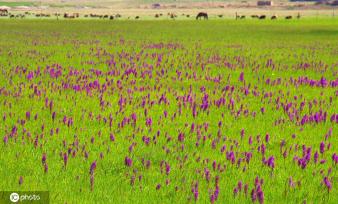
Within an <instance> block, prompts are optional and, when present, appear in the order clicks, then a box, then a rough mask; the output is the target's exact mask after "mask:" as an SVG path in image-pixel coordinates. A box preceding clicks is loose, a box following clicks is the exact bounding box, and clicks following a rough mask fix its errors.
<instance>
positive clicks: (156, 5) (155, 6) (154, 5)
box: [151, 3, 161, 9]
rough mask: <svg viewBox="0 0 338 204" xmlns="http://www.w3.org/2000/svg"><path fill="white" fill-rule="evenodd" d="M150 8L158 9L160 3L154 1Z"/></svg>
mask: <svg viewBox="0 0 338 204" xmlns="http://www.w3.org/2000/svg"><path fill="white" fill-rule="evenodd" d="M151 8H153V9H159V8H161V4H159V3H154V4H152V5H151Z"/></svg>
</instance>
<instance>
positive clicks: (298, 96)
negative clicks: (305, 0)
mask: <svg viewBox="0 0 338 204" xmlns="http://www.w3.org/2000/svg"><path fill="white" fill-rule="evenodd" d="M0 28H1V29H0V71H1V72H0V116H1V118H0V138H1V143H0V166H1V168H0V178H1V179H0V190H3V191H23V190H47V191H49V192H50V201H51V203H195V202H197V203H210V202H211V203H212V202H215V203H231V204H235V203H238V204H239V203H253V202H257V203H259V202H260V203H262V202H264V203H267V204H269V203H273V204H278V203H303V202H304V201H305V202H306V203H331V204H334V203H338V188H337V185H338V173H337V168H338V166H337V162H338V155H337V154H338V151H337V148H338V138H337V136H338V126H337V125H338V76H337V75H338V21H337V20H336V19H332V18H320V19H314V18H313V19H312V18H308V19H300V20H290V21H286V20H277V21H255V20H246V21H235V20H209V21H195V20H192V21H189V20H187V21H170V20H168V21H167V20H163V21H151V20H148V21H124V20H121V21H98V20H75V21H71V20H60V21H56V20H15V19H11V20H5V19H1V20H0ZM267 135H268V136H267ZM251 141H252V142H251ZM321 143H322V145H321ZM316 152H317V154H318V159H316V158H315V157H317V156H315V153H316ZM44 155H45V156H44ZM250 155H251V156H250ZM128 159H130V160H131V161H132V164H131V163H130V161H126V160H128ZM94 161H96V163H95V164H96V167H94V166H95V165H93V164H94ZM91 166H93V167H92V168H91ZM47 169H48V170H47ZM90 169H91V172H90ZM256 177H257V178H259V180H257V181H256V183H255V179H256ZM260 179H262V180H263V182H261V181H260ZM238 183H241V184H238ZM246 184H247V190H245V189H246V187H245V185H246ZM330 185H331V187H330ZM252 192H253V194H254V195H252V194H251V193H252ZM255 196H256V200H255Z"/></svg>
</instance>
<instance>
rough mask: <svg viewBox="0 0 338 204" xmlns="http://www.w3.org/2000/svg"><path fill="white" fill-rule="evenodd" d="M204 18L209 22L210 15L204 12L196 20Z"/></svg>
mask: <svg viewBox="0 0 338 204" xmlns="http://www.w3.org/2000/svg"><path fill="white" fill-rule="evenodd" d="M202 17H203V18H204V19H205V20H208V14H207V13H204V12H199V13H198V14H197V16H196V20H198V19H202Z"/></svg>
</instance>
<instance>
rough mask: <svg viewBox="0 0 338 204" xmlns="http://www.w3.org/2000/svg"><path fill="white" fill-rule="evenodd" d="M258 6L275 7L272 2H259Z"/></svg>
mask: <svg viewBox="0 0 338 204" xmlns="http://www.w3.org/2000/svg"><path fill="white" fill-rule="evenodd" d="M257 6H273V2H272V1H257Z"/></svg>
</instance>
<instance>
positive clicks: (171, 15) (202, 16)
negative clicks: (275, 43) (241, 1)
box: [0, 9, 301, 20]
mask: <svg viewBox="0 0 338 204" xmlns="http://www.w3.org/2000/svg"><path fill="white" fill-rule="evenodd" d="M1 16H2V17H9V18H25V17H26V16H32V17H36V18H41V17H44V18H49V17H52V16H54V17H56V18H57V19H59V17H61V14H60V13H54V14H44V13H31V12H25V13H24V14H12V13H10V12H9V11H8V10H7V9H0V17H1ZM162 16H164V15H163V14H162V13H156V14H155V15H154V17H155V18H160V17H162ZM181 16H185V17H187V18H190V15H189V14H184V13H183V14H182V15H181ZM83 17H84V18H98V19H110V20H114V19H119V18H122V15H121V14H115V15H107V14H105V15H104V14H92V13H91V14H85V15H83ZM177 17H178V16H177V15H176V14H175V13H172V12H169V13H167V18H171V19H176V18H177ZM217 17H219V18H223V15H222V14H219V15H217ZM250 17H251V18H252V19H260V20H264V19H267V18H268V17H267V16H266V15H251V16H250ZM300 17H301V16H300V13H298V14H297V16H296V17H295V18H297V19H300ZM63 18H65V19H75V18H80V14H79V13H64V14H63ZM284 18H285V19H286V20H290V19H293V16H290V15H288V16H285V17H284ZM127 19H131V17H130V16H129V17H127ZM135 19H136V20H138V19H141V17H140V16H135ZM200 19H205V20H208V19H209V17H208V14H207V13H206V12H199V13H198V14H197V15H196V20H200ZM235 19H236V20H237V19H246V16H245V15H239V14H238V13H237V12H236V15H235ZM270 19H271V20H277V19H278V16H277V15H272V16H271V17H270Z"/></svg>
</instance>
